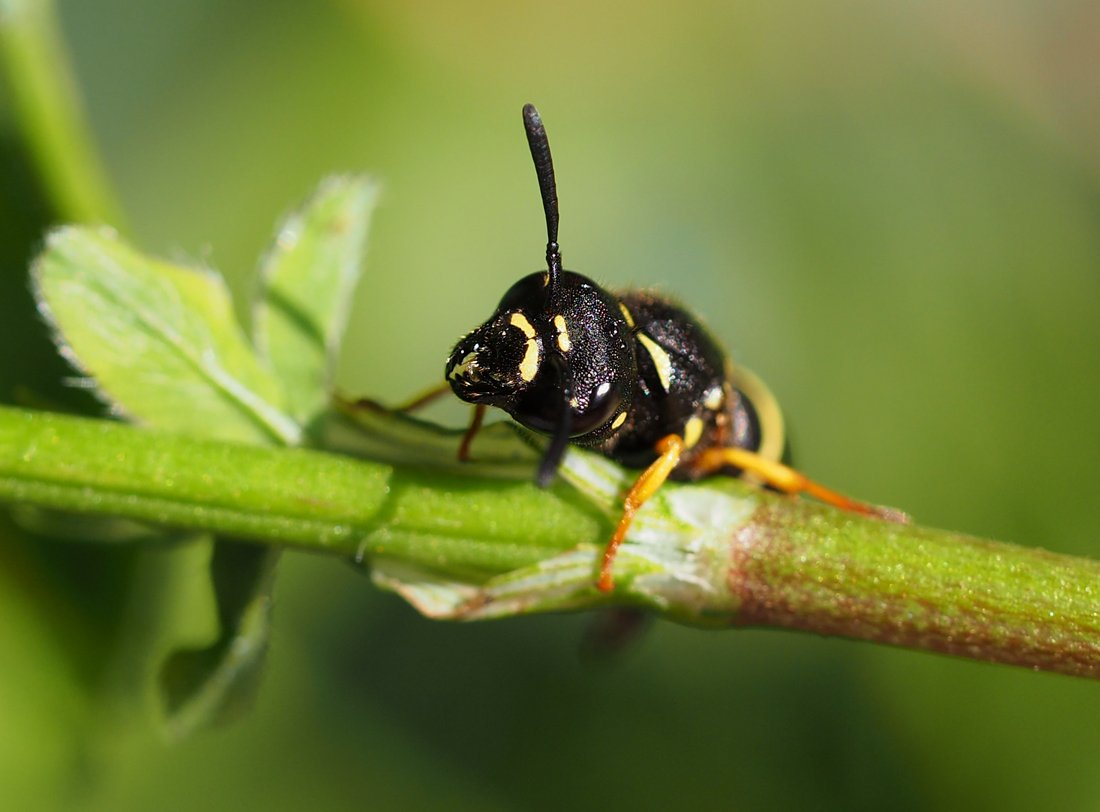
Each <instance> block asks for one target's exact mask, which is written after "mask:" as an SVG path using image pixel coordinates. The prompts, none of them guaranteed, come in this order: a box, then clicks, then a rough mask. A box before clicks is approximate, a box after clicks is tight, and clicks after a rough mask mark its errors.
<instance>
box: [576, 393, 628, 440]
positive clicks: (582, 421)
mask: <svg viewBox="0 0 1100 812" xmlns="http://www.w3.org/2000/svg"><path fill="white" fill-rule="evenodd" d="M622 402H623V396H622V391H621V390H620V388H619V387H618V386H615V385H614V384H612V383H611V382H610V381H603V382H601V383H599V384H597V386H596V388H595V389H593V390H592V392H591V394H590V395H589V396H588V399H587V402H585V403H583V405H581V407H580V408H579V409H575V410H574V412H573V435H574V436H578V435H581V434H588V433H589V432H590V431H595V430H596V429H598V428H600V427H601V426H603V425H604V424H605V423H606V422H607V421H609V420H610V419H611V418H612V417H614V415H615V412H617V411H618V410H619V406H620V405H622Z"/></svg>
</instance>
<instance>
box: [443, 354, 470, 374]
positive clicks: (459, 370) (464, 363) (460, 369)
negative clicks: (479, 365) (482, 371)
mask: <svg viewBox="0 0 1100 812" xmlns="http://www.w3.org/2000/svg"><path fill="white" fill-rule="evenodd" d="M476 360H477V353H476V352H468V353H466V356H465V357H464V358H463V359H462V360H461V361H459V362H458V363H457V364H456V365H455V368H454V369H452V370H451V374H450V375H449V376H448V377H450V378H460V377H462V376H463V375H465V374H466V373H468V372H469V371H470V365H471V364H473V363H474V361H476Z"/></svg>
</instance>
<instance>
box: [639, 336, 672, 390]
mask: <svg viewBox="0 0 1100 812" xmlns="http://www.w3.org/2000/svg"><path fill="white" fill-rule="evenodd" d="M638 340H639V341H641V342H642V346H643V347H645V351H646V352H648V353H649V357H650V358H652V359H653V366H655V367H656V368H657V379H658V380H659V381H660V382H661V386H662V387H664V390H665V391H666V392H667V391H668V390H669V389H670V388H671V387H672V359H671V358H669V357H668V353H667V352H665V348H664V347H662V346H661V345H660V344H658V343H657V342H656V341H654V340H653V339H652V338H650V337H649V336H647V335H646V334H645V333H638Z"/></svg>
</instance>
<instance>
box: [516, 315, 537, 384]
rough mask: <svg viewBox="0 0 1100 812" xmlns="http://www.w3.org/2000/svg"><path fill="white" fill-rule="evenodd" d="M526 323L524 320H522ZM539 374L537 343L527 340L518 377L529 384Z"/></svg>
mask: <svg viewBox="0 0 1100 812" xmlns="http://www.w3.org/2000/svg"><path fill="white" fill-rule="evenodd" d="M524 321H526V319H524ZM538 372H539V343H538V342H537V341H535V339H533V338H529V339H527V349H526V350H524V353H523V360H522V361H520V362H519V376H520V377H521V378H523V380H525V381H527V382H528V383H530V382H531V381H533V380H535V376H536V375H537V374H538Z"/></svg>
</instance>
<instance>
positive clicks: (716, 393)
mask: <svg viewBox="0 0 1100 812" xmlns="http://www.w3.org/2000/svg"><path fill="white" fill-rule="evenodd" d="M723 395H725V392H724V391H723V389H722V387H721V386H713V387H711V388H710V389H708V390H707V393H706V394H705V395H704V396H703V405H704V406H706V407H707V408H708V409H710V410H711V411H712V412H713V411H717V409H718V407H719V406H721V405H722V397H723Z"/></svg>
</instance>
